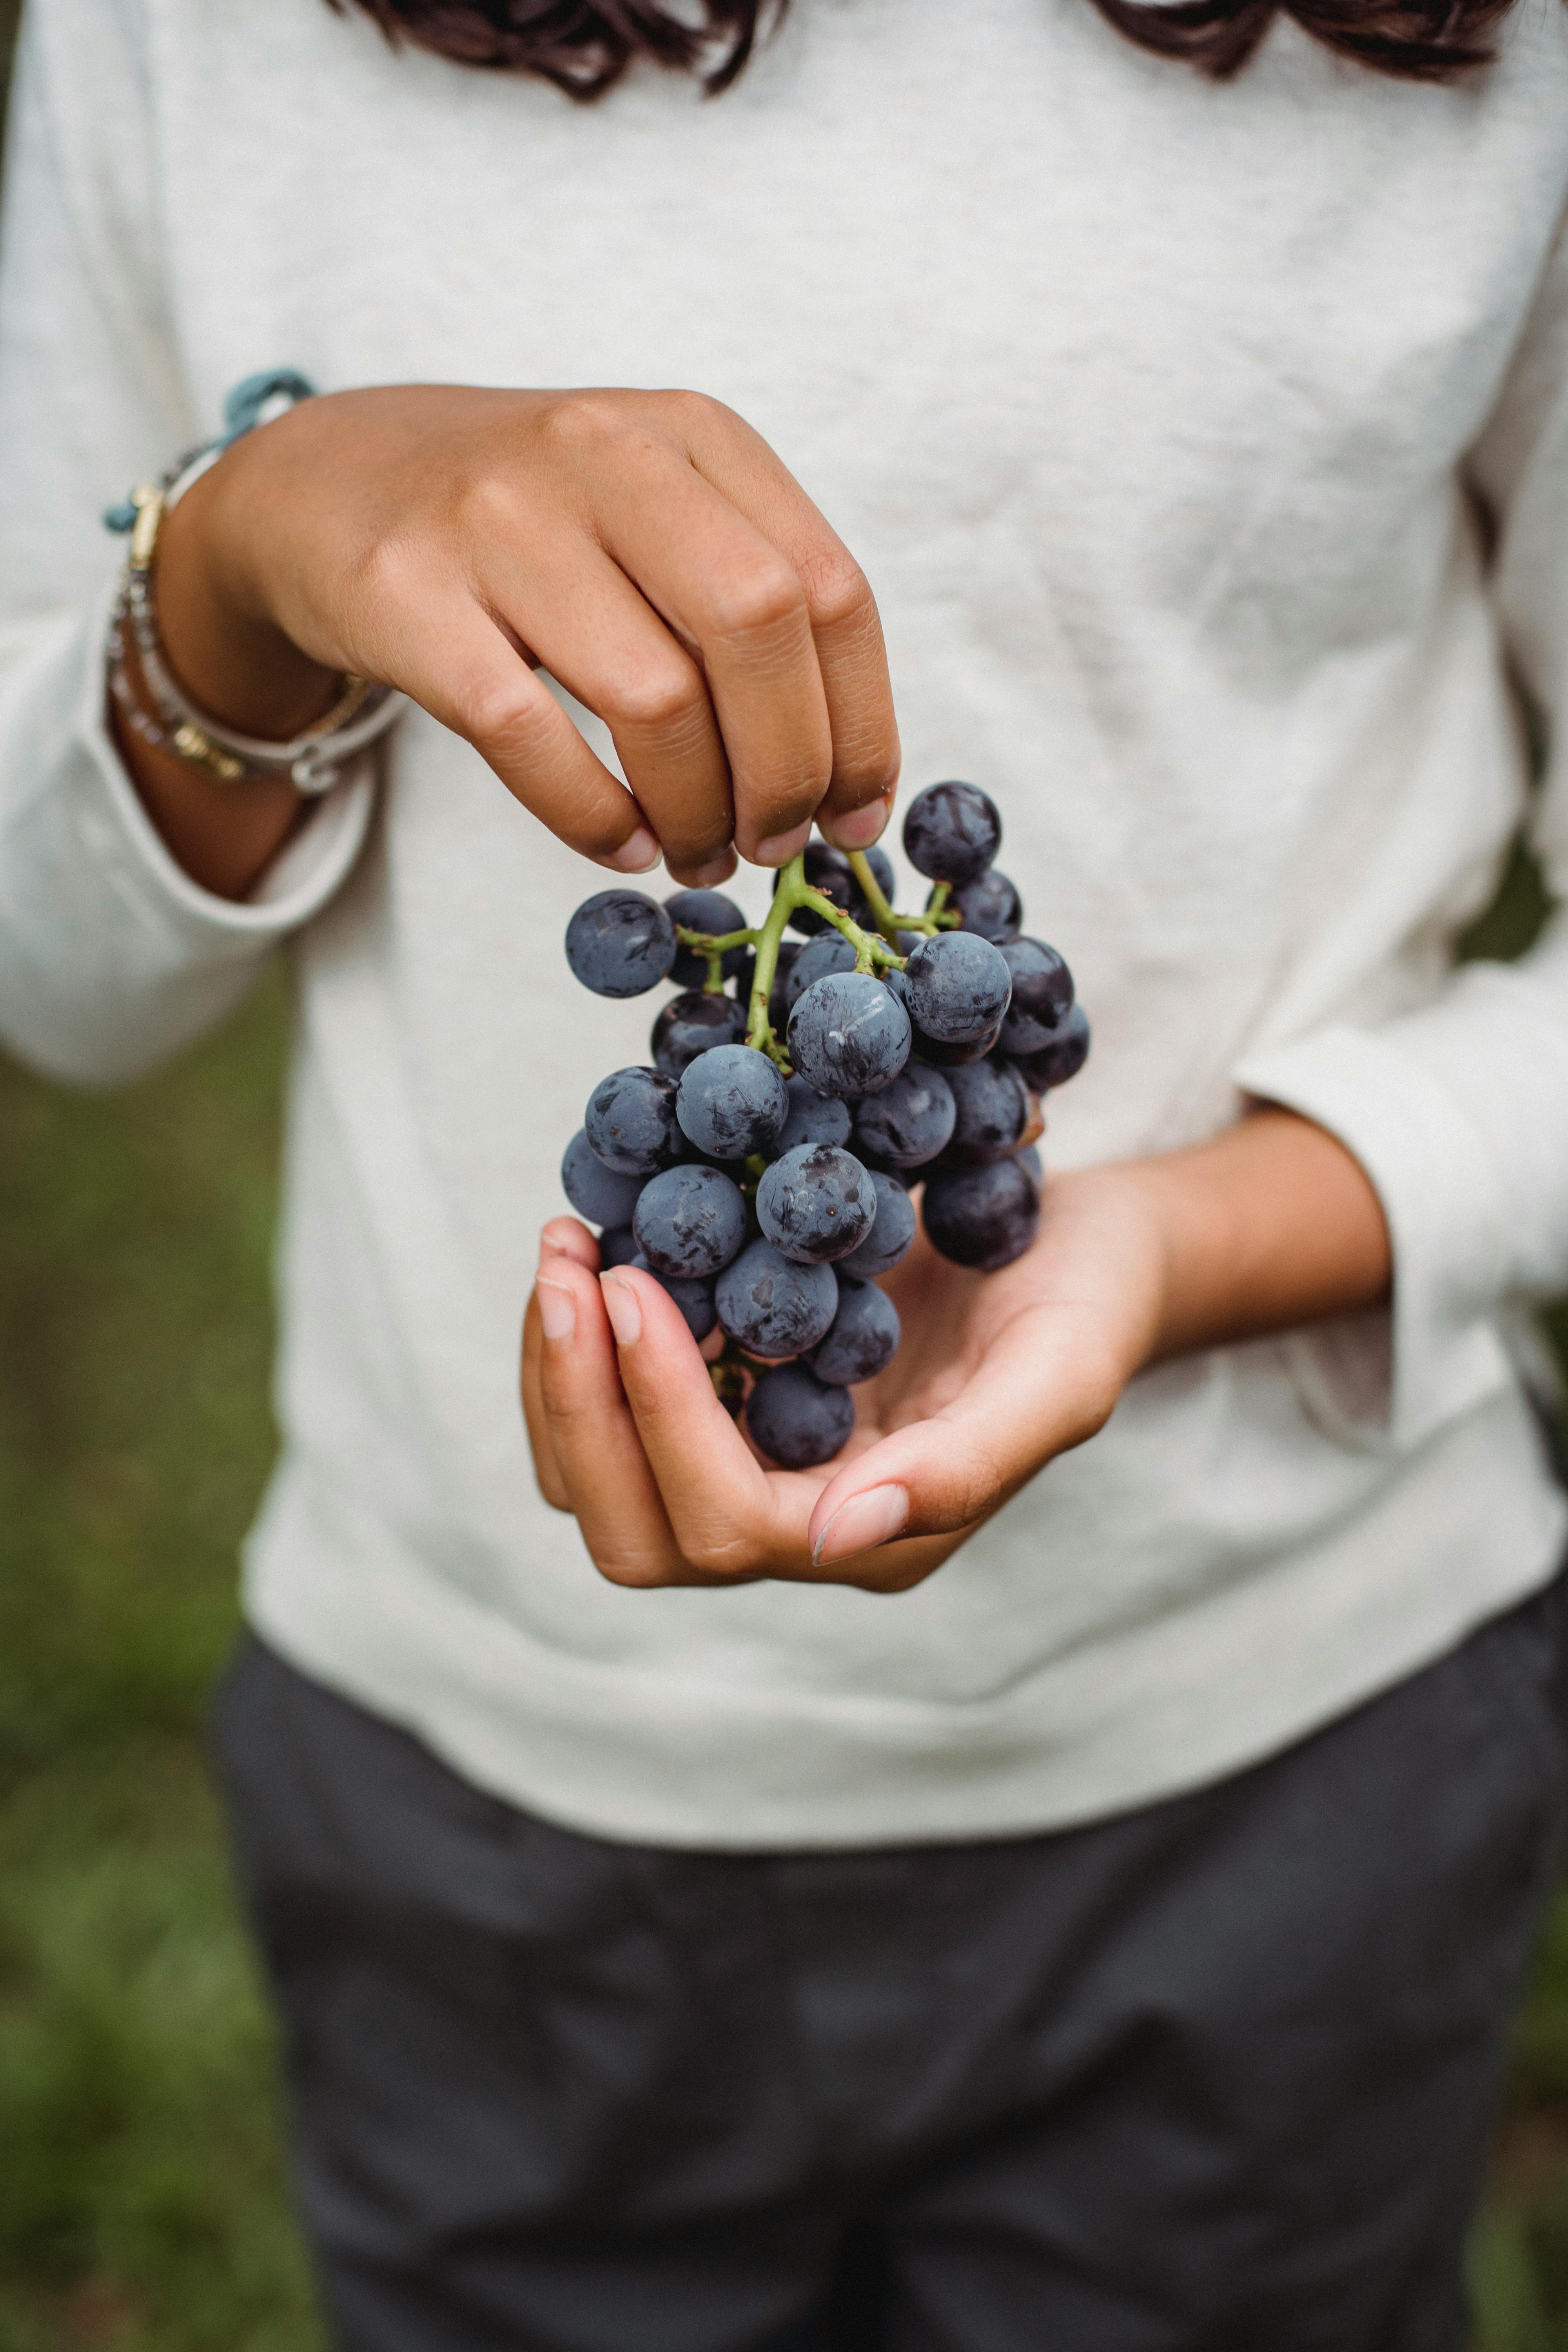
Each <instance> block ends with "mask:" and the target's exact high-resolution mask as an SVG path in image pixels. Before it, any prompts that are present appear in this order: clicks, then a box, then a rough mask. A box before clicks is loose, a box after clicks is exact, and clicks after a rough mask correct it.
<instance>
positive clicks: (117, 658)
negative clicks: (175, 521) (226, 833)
mask: <svg viewBox="0 0 1568 2352" xmlns="http://www.w3.org/2000/svg"><path fill="white" fill-rule="evenodd" d="M313 389H314V387H313V386H312V385H311V384H310V383H308V382H307V381H306V379H305V378H304V377H303V376H301V375H299V374H297V373H294V371H293V370H292V369H275V370H272V371H270V372H269V373H266V374H263V375H255V376H247V378H246V380H245V382H244V383H240V384H237V385H236V386H235V389H234V390H233V391H232V392H231V393H230V394H229V395H228V398H227V399H226V401H225V403H224V430H223V432H222V433H221V434H219V435H217V436H216V438H215V439H213V440H211V441H208V442H205V443H204V444H203V445H202V446H201V447H200V448H199V449H194V450H191V451H189V452H188V453H187V454H186V455H185V456H184V457H181V458H179V459H177V460H176V462H175V463H174V465H173V466H172V467H170V468H169V470H168V472H167V473H166V474H165V475H164V476H163V478H162V480H161V481H159V482H157V483H142V484H140V485H138V487H137V488H135V489H133V490H132V493H131V495H130V497H129V498H128V499H125V501H124V502H123V504H121V505H120V506H116V507H110V509H109V511H108V513H107V514H106V515H105V516H104V518H103V520H104V523H105V526H106V527H107V528H108V529H109V530H112V531H120V532H123V531H129V532H130V534H131V548H130V552H129V554H128V556H127V558H126V563H125V569H124V572H122V574H121V583H120V594H119V597H118V599H117V600H116V603H115V607H114V613H113V616H112V619H111V621H110V631H109V640H108V645H107V648H106V650H107V653H108V657H109V685H110V693H111V694H112V695H113V697H114V700H115V703H116V706H117V708H118V709H120V710H121V712H122V713H123V714H124V717H125V719H126V720H127V722H128V724H129V725H130V726H132V728H134V730H135V731H136V733H137V734H138V735H139V736H140V737H141V738H142V741H143V742H145V743H149V744H151V745H152V746H153V748H154V749H155V750H158V751H172V752H174V754H175V755H176V756H177V757H178V758H180V759H182V760H186V761H189V762H190V763H191V765H192V766H193V767H197V768H200V769H201V771H202V772H203V773H204V774H205V775H207V776H210V777H211V778H212V779H213V781H214V782H216V783H223V784H234V783H245V782H259V781H261V780H262V779H263V778H266V777H269V776H283V777H287V779H288V780H289V782H290V783H291V784H292V785H293V787H294V789H295V791H296V792H298V793H304V794H306V795H308V796H310V797H317V796H319V795H320V794H321V793H329V792H331V789H332V787H333V785H334V784H336V783H337V782H339V780H340V778H341V776H342V772H343V769H344V768H345V767H346V766H347V764H348V762H349V761H351V760H353V759H354V758H356V757H357V756H358V754H359V753H360V752H361V751H364V750H365V749H366V747H367V746H368V745H369V744H371V743H374V741H375V740H377V738H378V737H380V736H382V735H384V734H385V733H386V731H387V730H388V729H389V728H390V727H392V726H393V725H394V724H395V721H396V720H397V719H400V718H401V717H402V715H403V712H404V709H405V705H406V697H405V696H404V695H401V694H399V693H397V692H395V689H394V688H391V687H389V686H378V685H376V684H374V683H373V681H372V680H371V679H369V678H365V677H354V676H353V674H347V675H345V677H344V678H343V685H342V693H341V694H340V695H339V697H338V699H337V701H336V702H335V703H334V704H333V705H332V708H331V709H330V710H329V711H328V712H327V713H326V714H325V716H324V717H322V718H321V719H317V720H315V722H314V723H313V724H312V725H311V726H310V727H307V728H306V729H305V730H304V731H303V733H302V734H299V735H296V736H294V737H292V738H291V739H290V740H289V741H288V742H284V743H278V742H269V741H268V740H266V739H265V738H264V737H261V736H255V735H242V734H240V733H238V732H237V730H235V729H234V728H232V727H226V726H224V725H223V724H222V722H221V721H220V720H218V719H214V718H212V717H211V716H209V714H208V713H207V712H206V711H205V710H202V709H199V708H198V707H197V705H196V704H195V703H194V702H193V701H192V700H191V699H190V698H189V696H188V695H186V694H185V692H184V689H183V688H182V687H181V686H180V685H179V684H178V682H177V680H176V679H175V677H174V674H173V672H172V671H171V670H170V668H169V666H168V663H167V662H166V661H165V659H164V658H163V639H162V637H161V635H160V634H159V630H158V614H157V605H156V602H155V598H154V593H153V560H154V557H155V556H156V554H157V549H158V533H159V530H160V528H161V526H162V524H163V517H164V515H165V514H166V513H167V511H168V509H169V508H170V507H171V506H173V505H174V503H175V501H176V500H177V499H179V498H180V497H181V496H182V495H183V494H184V491H185V490H187V489H188V488H190V486H191V484H192V483H193V482H194V481H195V480H197V479H198V478H199V477H200V476H201V475H202V474H204V473H205V471H206V469H207V467H209V466H210V465H212V464H213V463H214V462H215V461H216V459H217V458H218V457H221V456H222V454H223V452H224V450H225V449H226V448H227V447H228V446H229V445H230V443H231V442H234V441H237V440H238V439H239V438H240V437H241V436H242V435H243V434H246V433H248V432H250V431H251V430H252V428H253V427H254V426H255V425H257V424H258V423H259V422H260V419H261V415H262V411H263V410H264V409H265V408H267V407H268V405H269V404H271V403H272V402H274V401H275V400H277V399H279V398H282V399H285V400H287V401H289V403H290V404H292V403H293V402H295V401H298V400H306V399H309V398H310V395H311V393H312V391H313ZM128 625H129V628H130V631H131V635H132V637H133V638H134V640H135V645H136V657H137V663H138V666H139V667H140V669H141V672H142V677H143V679H144V680H145V682H146V686H147V691H148V693H149V694H150V695H151V697H152V698H153V703H154V705H155V706H156V709H157V713H158V719H161V720H162V722H163V723H162V725H161V726H160V725H159V724H158V723H157V720H155V719H153V718H152V717H151V716H150V714H149V713H148V712H147V711H146V710H145V709H143V708H142V703H141V701H140V699H139V698H138V697H137V695H136V692H135V689H134V688H133V687H132V683H131V678H130V675H129V672H128V670H127V667H126V662H125V653H126V643H125V632H126V628H127V626H128Z"/></svg>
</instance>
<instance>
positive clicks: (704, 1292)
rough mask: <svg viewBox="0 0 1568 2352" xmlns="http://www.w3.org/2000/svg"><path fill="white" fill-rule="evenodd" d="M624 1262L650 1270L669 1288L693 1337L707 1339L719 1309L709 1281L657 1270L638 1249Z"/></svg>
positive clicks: (642, 1269) (656, 1279) (641, 1271)
mask: <svg viewBox="0 0 1568 2352" xmlns="http://www.w3.org/2000/svg"><path fill="white" fill-rule="evenodd" d="M627 1263H628V1264H629V1265H635V1266H636V1267H637V1272H638V1273H639V1274H651V1275H652V1276H653V1278H654V1280H655V1281H656V1282H657V1283H658V1285H659V1287H660V1288H661V1289H663V1290H668V1293H669V1295H670V1297H672V1298H673V1299H674V1301H675V1303H676V1305H677V1306H678V1307H679V1309H680V1311H681V1313H682V1314H683V1315H684V1316H685V1318H686V1328H687V1329H688V1330H689V1332H690V1334H691V1336H692V1338H693V1339H706V1338H707V1337H708V1334H709V1332H710V1331H711V1329H712V1328H713V1326H714V1324H715V1323H717V1321H718V1320H719V1310H718V1308H717V1307H715V1306H714V1304H713V1285H712V1284H711V1282H695V1281H693V1280H692V1278H691V1277H690V1276H689V1275H681V1274H660V1272H659V1270H658V1266H657V1265H650V1264H649V1262H648V1260H647V1258H646V1257H645V1256H644V1255H643V1253H642V1251H641V1250H639V1251H638V1252H637V1255H636V1256H635V1257H634V1258H631V1259H628V1261H627Z"/></svg>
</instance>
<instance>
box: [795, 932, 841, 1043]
mask: <svg viewBox="0 0 1568 2352" xmlns="http://www.w3.org/2000/svg"><path fill="white" fill-rule="evenodd" d="M854 969H855V950H854V949H853V948H852V947H851V946H850V944H849V942H848V940H847V939H846V938H845V936H844V934H843V932H842V931H835V930H828V929H824V930H822V931H819V932H818V934H817V936H816V939H814V940H806V942H805V946H804V947H803V948H802V949H801V950H800V953H799V954H798V955H797V956H796V957H795V961H794V962H793V963H792V964H791V966H790V973H789V978H788V979H787V980H786V981H785V982H784V1018H785V1020H786V1021H787V1020H788V1018H789V1016H790V1014H791V1013H793V1012H794V1011H795V1006H796V1005H797V1004H798V1003H799V1002H800V1000H801V998H802V997H803V996H804V995H805V992H806V990H807V989H808V988H809V987H810V986H811V983H812V982H813V981H814V980H826V977H827V975H828V973H829V972H830V971H854Z"/></svg>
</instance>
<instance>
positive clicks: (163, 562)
mask: <svg viewBox="0 0 1568 2352" xmlns="http://www.w3.org/2000/svg"><path fill="white" fill-rule="evenodd" d="M158 599H159V612H160V617H161V622H162V626H163V635H164V639H165V644H166V646H167V649H168V652H169V655H170V657H171V659H172V661H173V663H174V667H175V669H176V670H177V672H178V673H179V674H180V676H181V677H182V678H183V679H184V684H185V685H186V687H187V688H188V689H189V690H190V692H191V693H192V694H193V695H194V696H195V698H196V699H197V701H198V702H201V703H203V704H204V705H205V707H206V708H208V709H211V710H212V711H213V712H214V714H215V715H216V717H218V718H220V719H226V720H227V721H228V722H229V723H230V724H231V725H235V726H238V727H241V728H243V729H247V730H249V731H252V732H255V733H258V734H263V735H270V736H284V735H287V734H288V733H289V732H290V731H291V730H292V728H293V727H294V726H296V725H302V724H304V723H306V722H307V721H308V720H309V719H311V718H313V717H314V716H315V715H316V712H317V711H318V709H320V708H321V707H322V705H323V703H324V702H326V701H330V700H331V680H332V678H333V677H334V676H335V674H337V673H339V672H342V671H344V670H350V671H353V672H356V673H358V674H360V675H363V676H365V677H374V678H376V679H379V680H381V681H383V682H384V683H386V684H389V685H392V686H395V687H399V688H402V689H403V690H404V691H405V692H406V693H408V694H409V695H411V696H412V697H413V698H414V699H415V700H416V702H419V703H421V704H423V705H424V707H425V709H427V710H429V711H431V712H432V713H433V714H434V715H435V716H436V717H437V719H441V720H442V721H443V722H444V723H445V724H446V725H447V726H448V727H450V728H452V729H454V730H456V732H457V733H458V734H459V735H462V736H465V737H466V738H467V739H468V741H469V742H471V743H472V744H473V745H474V746H475V748H476V749H477V750H478V751H480V752H481V753H482V754H483V756H484V757H485V759H486V760H488V761H489V764H490V766H491V767H492V768H493V769H494V770H495V772H496V773H497V774H498V775H499V776H500V779H501V781H502V782H503V783H505V784H506V785H507V786H508V787H509V789H510V791H511V792H512V793H515V794H516V796H517V798H518V799H519V800H520V801H521V802H522V803H524V805H525V806H526V807H528V808H530V809H531V810H532V811H533V813H534V814H535V815H536V816H538V817H540V818H542V821H543V822H544V824H547V825H548V826H549V827H550V829H551V831H552V833H554V834H556V835H558V836H559V837H560V839H561V840H563V841H564V842H566V843H567V844H569V845H570V846H571V847H573V848H574V849H577V850H580V851H581V852H582V853H583V854H584V856H589V857H592V858H595V859H596V860H597V861H598V862H599V863H600V864H602V865H605V866H610V867H612V868H613V869H615V870H616V871H619V872H637V871H641V870H643V868H645V867H646V866H649V865H651V864H652V863H654V861H655V859H656V857H657V856H658V853H659V851H660V850H662V852H663V855H664V857H665V860H666V862H667V864H668V866H669V868H670V870H671V872H672V873H673V874H674V875H675V876H676V877H677V878H678V879H680V880H682V881H686V882H693V883H699V882H700V883H707V882H712V881H715V880H720V879H722V878H723V877H724V876H725V875H726V874H727V873H729V871H730V870H731V866H732V865H733V855H732V846H731V845H734V846H735V847H738V848H739V849H740V851H741V853H742V856H746V857H748V858H752V859H753V860H755V861H756V862H758V863H760V864H763V865H768V866H780V865H783V864H784V861H785V860H786V859H787V858H788V857H790V856H794V855H795V851H796V850H797V849H798V848H800V847H801V846H802V845H803V843H804V841H805V835H806V830H807V828H808V827H809V825H810V824H811V822H812V820H813V819H814V818H815V819H816V822H817V824H819V825H820V826H821V827H822V829H823V830H824V832H825V833H826V835H827V836H828V837H829V838H830V839H832V840H835V841H837V843H838V844H839V845H840V846H841V847H845V848H863V847H865V846H866V845H868V844H869V843H870V842H871V841H873V840H875V838H876V837H877V835H878V834H879V832H880V831H881V829H882V826H883V824H885V823H886V819H887V813H888V807H889V802H890V798H891V794H892V791H893V787H894V784H895V782H896V780H897V774H898V764H899V747H898V735H897V730H896V728H895V725H894V719H893V708H892V695H891V690H890V688H889V679H888V667H887V657H886V655H885V652H884V650H883V645H882V635H881V627H880V624H879V619H878V615H877V608H876V604H875V603H874V601H873V599H872V595H871V592H870V589H869V587H868V584H867V582H866V579H865V577H864V575H863V573H862V572H861V571H860V570H859V567H858V564H857V563H856V562H855V561H854V559H853V557H852V556H851V555H850V554H849V552H848V551H847V548H846V547H845V546H844V544H843V542H842V541H841V540H839V539H838V538H837V535H836V533H835V532H834V531H833V530H830V529H829V527H828V525H827V524H826V521H825V520H823V518H822V516H821V515H820V514H818V512H817V511H816V508H815V507H814V506H813V505H812V503H811V501H810V499H808V498H807V497H806V495H805V491H804V490H802V489H801V488H800V486H799V485H798V483H796V482H795V480H794V479H793V478H792V477H791V476H790V474H789V473H788V472H787V470H786V469H785V467H784V466H783V465H782V464H781V463H780V461H779V459H778V458H777V457H775V456H774V455H773V451H772V450H771V449H770V448H769V447H768V446H767V445H766V443H765V442H764V441H763V440H762V439H761V438H760V436H758V435H757V434H755V433H754V432H752V429H751V427H750V426H749V425H746V424H745V423H743V422H742V419H741V418H740V417H739V416H737V415H735V414H734V413H733V411H732V410H731V409H728V408H726V407H724V406H723V405H722V404H721V403H720V402H718V401H714V400H709V399H706V398H703V397H702V396H700V394H693V393H685V392H620V391H591V392H565V393H562V392H507V391H487V390H475V389H472V388H468V387H464V386H453V385H441V384H411V385H392V386H385V387H381V388H378V389H374V390H368V391H360V392H345V393H337V394H331V395H322V396H319V397H317V398H314V399H310V400H307V401H303V402H301V403H300V405H299V406H298V407H296V408H295V409H293V410H291V411H290V412H289V415H285V416H282V417H279V418H278V419H277V420H276V421H275V422H273V423H271V424H269V425H264V426H262V427H261V428H260V429H259V430H258V431H257V432H255V433H253V434H250V435H248V436H246V437H245V438H244V439H242V440H240V441H238V442H237V443H235V444H234V445H233V446H232V447H231V448H230V449H228V450H227V451H226V453H225V455H224V457H222V458H221V459H220V460H219V461H218V463H217V464H216V466H214V467H212V468H211V469H210V470H209V471H208V472H207V473H206V474H205V475H204V476H202V477H201V478H199V479H198V480H197V481H196V482H195V484H194V485H193V486H192V488H190V490H189V491H188V492H187V493H186V494H185V496H184V498H183V499H181V500H180V501H179V503H178V504H177V505H176V506H175V508H174V510H173V512H172V513H171V515H170V517H169V519H168V521H167V523H166V525H165V528H164V533H163V540H162V541H161V543H160V548H159V555H158ZM534 665H540V666H542V667H544V668H546V669H548V670H549V671H550V672H551V674H552V676H553V677H556V678H558V679H559V680H560V682H561V683H562V684H563V686H565V687H566V688H569V690H570V691H571V692H572V693H573V694H574V695H575V696H576V698H578V700H579V701H580V702H582V703H584V704H585V705H586V706H587V708H588V709H590V710H593V711H595V712H596V713H597V714H598V716H599V717H600V718H601V719H604V720H605V723H606V725H607V726H608V728H609V730H610V733H611V735H612V737H613V738H614V740H615V745H616V752H617V754H618V756H619V758H620V761H621V763H622V766H623V768H624V770H625V772H626V779H627V783H628V784H629V786H630V790H629V792H628V791H627V790H626V787H625V786H623V785H622V783H621V782H619V780H618V779H617V778H616V776H614V775H613V774H612V773H611V772H610V771H609V770H608V769H607V768H606V767H605V765H604V764H603V763H602V762H601V761H599V760H598V759H597V758H596V757H595V754H594V753H593V752H592V751H590V750H589V748H588V746H587V744H586V743H585V742H584V739H583V737H582V736H581V735H580V734H579V733H578V732H577V730H576V729H575V728H574V726H573V725H572V723H571V721H570V720H569V719H568V718H567V717H566V715H565V713H564V712H563V709H562V708H561V706H560V704H559V703H558V702H557V701H556V700H555V699H554V698H553V697H552V695H551V694H550V693H549V692H548V691H547V689H546V688H544V687H543V686H542V684H541V683H540V681H539V679H538V678H537V677H535V676H534V674H533V666H534Z"/></svg>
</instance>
